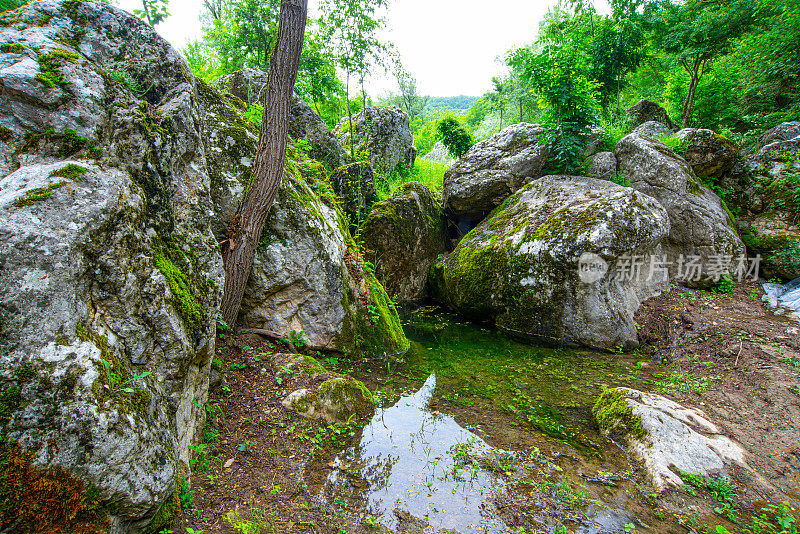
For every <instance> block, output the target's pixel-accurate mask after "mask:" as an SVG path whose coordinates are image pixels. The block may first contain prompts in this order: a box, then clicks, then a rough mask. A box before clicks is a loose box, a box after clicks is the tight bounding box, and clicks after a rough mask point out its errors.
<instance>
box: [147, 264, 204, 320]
mask: <svg viewBox="0 0 800 534" xmlns="http://www.w3.org/2000/svg"><path fill="white" fill-rule="evenodd" d="M154 262H155V266H156V269H158V270H159V271H161V274H163V275H164V278H166V279H167V285H169V289H170V291H171V292H172V298H173V303H174V304H175V306H176V307H177V309H178V312H179V313H180V314H181V316H182V317H183V320H184V323H185V324H186V328H187V329H188V330H189V331H193V330H194V329H195V328H197V326H198V325H199V324H200V321H201V320H202V309H201V307H200V302H199V301H198V299H197V298H196V297H195V296H194V295H195V293H196V289H195V288H193V287H192V284H191V282H190V281H189V277H188V276H186V274H185V273H184V272H183V271H181V270H180V269H179V268H178V267H177V266H176V265H175V263H173V261H172V259H171V258H170V257H168V256H167V255H166V254H165V253H164V252H163V251H160V252H157V253H156V255H155V257H154Z"/></svg>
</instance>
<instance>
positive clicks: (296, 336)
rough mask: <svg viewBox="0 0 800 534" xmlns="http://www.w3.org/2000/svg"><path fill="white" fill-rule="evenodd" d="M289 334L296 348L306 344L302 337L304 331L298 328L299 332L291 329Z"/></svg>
mask: <svg viewBox="0 0 800 534" xmlns="http://www.w3.org/2000/svg"><path fill="white" fill-rule="evenodd" d="M290 335H291V336H292V344H294V346H295V347H296V348H298V349H302V348H303V347H305V346H306V345H307V344H308V342H307V341H306V340H305V338H304V337H303V336H304V335H305V331H303V330H300V331H299V332H297V331H295V330H292V331H291V332H290Z"/></svg>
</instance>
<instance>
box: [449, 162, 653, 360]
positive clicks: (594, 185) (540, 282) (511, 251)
mask: <svg viewBox="0 0 800 534" xmlns="http://www.w3.org/2000/svg"><path fill="white" fill-rule="evenodd" d="M668 233H669V218H668V215H667V212H666V210H664V208H663V207H662V206H661V205H660V204H659V203H658V202H657V201H656V200H654V199H652V198H650V197H648V196H647V195H644V194H642V193H640V192H638V191H635V190H634V189H631V188H629V187H621V186H618V185H615V184H612V183H609V182H607V181H604V180H597V179H593V178H583V177H574V176H545V177H543V178H540V179H538V180H534V181H533V182H531V183H530V184H528V185H526V186H525V187H523V188H522V189H520V190H519V191H518V192H517V193H516V194H514V195H513V196H511V197H510V198H509V199H508V200H507V201H506V202H505V203H503V205H502V206H501V207H500V208H498V209H497V210H495V211H494V212H493V213H492V214H491V216H489V217H488V218H487V219H485V220H484V221H483V222H482V223H480V224H479V225H478V226H476V227H475V228H474V229H473V230H472V231H471V232H469V233H468V234H467V235H466V236H465V237H464V238H463V239H462V240H461V242H460V243H459V244H458V246H457V247H456V248H455V250H454V251H453V252H452V254H451V255H450V256H449V257H448V258H447V259H446V260H445V261H443V262H442V263H440V264H437V265H436V266H435V274H436V291H437V293H438V296H439V298H441V299H442V300H443V301H444V302H445V303H447V304H448V305H449V306H451V307H452V308H453V309H455V310H457V311H459V312H460V313H462V314H464V315H467V316H469V317H472V318H476V319H483V320H494V321H495V322H496V324H497V325H498V326H499V327H501V328H504V329H507V330H510V331H513V332H515V333H518V334H524V335H531V336H538V337H541V338H544V339H545V340H548V341H556V342H560V343H565V344H580V345H587V346H591V347H600V348H615V347H623V348H632V347H635V346H636V345H637V344H638V338H637V334H636V327H635V325H634V323H633V314H634V312H635V311H636V310H637V309H638V307H639V304H640V302H641V301H642V300H644V299H646V298H649V297H650V296H652V295H653V294H654V293H655V292H657V291H659V290H660V289H662V288H663V287H664V285H665V282H666V273H664V272H658V271H656V272H655V273H654V276H653V277H652V278H651V279H649V280H648V279H647V278H648V277H647V276H644V277H630V278H628V277H624V276H616V270H615V265H616V263H617V261H618V260H619V259H621V258H622V257H623V256H624V255H625V254H638V255H649V254H658V253H660V248H659V243H660V242H661V240H662V239H663V238H664V237H666V236H667V235H668ZM589 264H591V265H589ZM582 266H583V267H588V268H589V270H588V271H586V272H582V271H581V270H580V268H581V267H582ZM593 266H594V267H597V269H593ZM644 272H645V273H647V272H648V271H644Z"/></svg>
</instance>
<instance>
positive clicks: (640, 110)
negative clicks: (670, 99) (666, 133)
mask: <svg viewBox="0 0 800 534" xmlns="http://www.w3.org/2000/svg"><path fill="white" fill-rule="evenodd" d="M625 113H627V114H628V116H629V117H630V118H631V120H632V121H633V126H634V127H635V126H639V125H640V124H644V123H646V122H650V121H656V122H660V123H661V124H663V125H665V126H666V127H667V128H669V129H670V130H672V129H674V128H675V125H674V124H673V123H672V121H671V120H670V118H669V115H668V114H667V110H665V109H664V108H662V107H661V106H659V105H658V104H656V103H655V102H653V101H651V100H640V101H638V102H637V103H636V104H634V105H633V106H631V107H629V108H628V109H626V110H625Z"/></svg>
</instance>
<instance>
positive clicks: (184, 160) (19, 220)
mask: <svg viewBox="0 0 800 534" xmlns="http://www.w3.org/2000/svg"><path fill="white" fill-rule="evenodd" d="M16 13H17V14H18V15H17V17H16V18H17V22H15V23H14V24H12V25H9V26H8V27H4V28H3V32H2V38H0V39H2V41H3V42H6V43H8V42H10V43H18V44H21V45H23V46H24V48H22V49H21V50H20V51H19V52H18V53H3V54H0V125H2V128H3V130H2V131H3V132H8V135H4V137H5V139H4V140H3V141H2V142H0V218H2V220H3V224H2V225H0V244H1V245H2V247H1V248H0V264H2V265H3V268H2V269H1V270H0V310H2V312H0V314H1V315H2V316H1V317H0V330H1V331H2V332H1V333H0V390H1V391H2V392H3V396H4V398H14V399H15V400H14V402H12V403H11V404H10V405H6V406H5V408H8V409H9V410H8V412H7V413H8V419H6V420H4V421H3V425H4V427H3V429H2V434H3V436H4V437H6V438H8V439H11V440H14V441H16V442H17V443H18V444H19V446H20V447H22V448H24V449H26V450H27V451H30V452H31V453H33V455H34V456H33V462H34V463H35V464H36V465H39V466H48V467H55V466H58V467H61V468H62V469H64V470H65V471H66V473H68V474H69V476H72V477H75V478H77V479H79V480H81V481H82V482H83V483H84V484H86V485H87V486H88V485H90V484H91V485H94V486H95V487H96V488H97V490H98V492H99V499H100V500H101V502H102V503H104V505H107V506H108V508H106V509H107V510H108V511H109V514H110V529H111V531H112V532H118V533H127V532H144V531H145V530H149V529H155V530H158V528H159V527H160V524H161V523H163V521H165V520H169V519H170V517H169V516H170V513H174V512H175V511H176V508H175V502H176V500H177V498H176V495H174V492H175V487H176V480H178V477H179V476H180V475H181V474H182V473H185V472H187V471H188V469H189V453H190V451H189V449H188V447H189V445H190V444H193V443H196V441H197V438H198V436H197V434H199V430H200V429H201V428H202V425H203V422H204V409H203V404H204V402H205V400H206V395H207V388H208V374H209V367H210V365H211V360H212V357H213V353H214V339H215V335H214V334H215V322H216V316H217V312H216V309H217V306H218V304H219V297H220V287H221V283H222V276H223V275H222V262H221V258H220V255H219V252H218V247H217V241H216V239H215V238H214V235H213V234H212V231H211V220H210V219H211V214H212V201H211V197H210V194H209V175H208V170H207V165H206V160H205V156H204V150H203V144H202V133H201V127H200V125H201V122H202V109H201V108H200V106H198V104H197V102H196V101H195V90H196V86H195V81H194V77H193V76H192V74H191V71H190V69H189V67H188V65H187V64H186V61H185V60H184V59H183V58H182V56H181V55H180V54H179V53H178V52H176V51H175V50H174V49H172V48H171V47H170V45H169V44H168V43H167V42H166V41H164V40H163V39H162V38H161V37H159V36H158V34H157V33H156V32H155V31H153V29H152V28H151V27H150V26H148V25H147V24H145V23H143V22H141V21H139V20H137V19H136V18H135V17H133V16H132V15H130V14H128V13H126V12H125V11H122V10H120V9H118V8H115V7H112V6H109V5H106V4H103V3H93V2H92V3H88V2H87V3H81V2H74V3H67V2H64V3H61V2H58V1H55V0H44V1H39V2H33V3H30V4H27V5H25V6H24V7H22V8H20V9H19V10H17V12H16ZM67 43H69V44H67ZM48 63H49V64H50V65H51V66H53V67H52V68H51V69H50V71H49V72H50V78H47V77H46V76H44V74H43V69H42V65H43V64H48ZM54 73H55V74H54ZM48 79H49V80H50V82H51V84H52V85H53V86H52V87H47V86H46V84H45V81H43V80H48ZM25 135H27V136H28V137H27V142H26V141H23V137H24V136H25ZM12 171H13V172H12ZM147 373H150V374H147ZM135 377H139V378H135ZM9 391H11V392H16V393H17V394H18V396H16V395H12V396H11V397H8V396H7V395H6V393H8V392H9ZM19 505H20V506H26V505H27V504H26V503H24V502H23V503H19ZM154 518H155V519H154ZM65 528H66V529H68V530H69V528H70V526H69V525H65Z"/></svg>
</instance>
